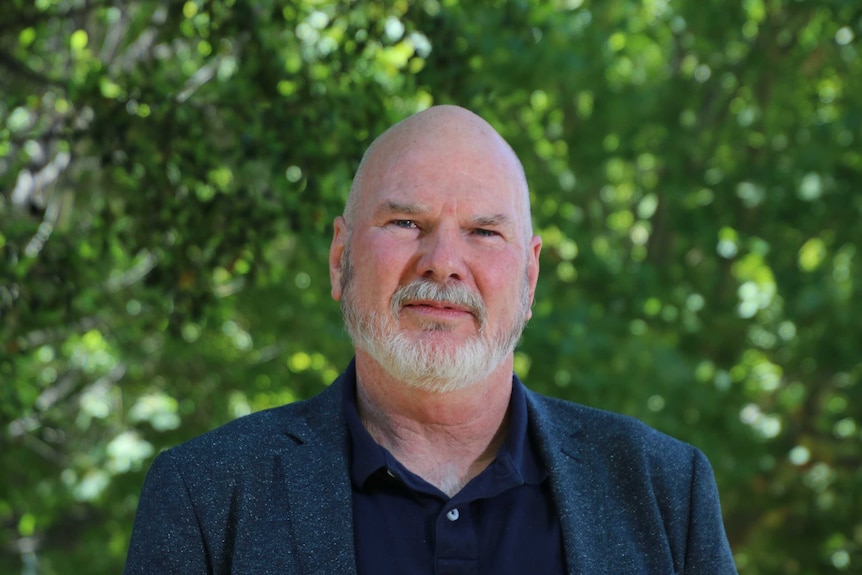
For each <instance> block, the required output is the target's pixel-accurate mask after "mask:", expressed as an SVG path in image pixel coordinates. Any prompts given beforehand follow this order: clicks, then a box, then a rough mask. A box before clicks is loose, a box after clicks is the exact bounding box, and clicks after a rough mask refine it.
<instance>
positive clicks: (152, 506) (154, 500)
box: [124, 452, 211, 575]
mask: <svg viewBox="0 0 862 575" xmlns="http://www.w3.org/2000/svg"><path fill="white" fill-rule="evenodd" d="M210 572H211V569H210V568H209V565H208V560H207V553H206V546H205V543H204V538H203V535H202V533H201V530H200V527H199V523H198V520H197V518H196V516H195V511H194V508H193V506H192V502H191V499H190V497H189V492H188V489H187V487H186V485H185V482H184V481H183V479H182V477H181V475H180V473H179V472H178V470H177V468H176V466H175V464H174V462H173V460H172V458H171V453H170V452H164V453H161V454H160V455H159V456H158V457H156V459H155V461H154V462H153V464H152V466H151V467H150V470H149V471H148V473H147V477H146V480H145V481H144V487H143V490H142V491H141V498H140V501H139V503H138V510H137V514H136V516H135V524H134V527H133V529H132V538H131V542H130V545H129V552H128V555H127V556H126V567H125V571H124V574H125V575H145V574H146V575H152V574H153V573H159V574H165V575H169V574H171V575H172V574H176V575H180V574H182V575H205V574H208V573H210Z"/></svg>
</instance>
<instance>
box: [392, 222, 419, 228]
mask: <svg viewBox="0 0 862 575" xmlns="http://www.w3.org/2000/svg"><path fill="white" fill-rule="evenodd" d="M391 223H392V225H393V226H395V227H397V228H404V229H413V228H416V227H418V226H417V225H416V222H414V221H413V220H392V222H391Z"/></svg>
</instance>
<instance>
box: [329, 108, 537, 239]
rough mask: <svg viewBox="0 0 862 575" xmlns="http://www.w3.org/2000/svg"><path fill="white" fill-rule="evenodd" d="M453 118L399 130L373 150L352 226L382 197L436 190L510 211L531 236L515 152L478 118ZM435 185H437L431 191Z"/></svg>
mask: <svg viewBox="0 0 862 575" xmlns="http://www.w3.org/2000/svg"><path fill="white" fill-rule="evenodd" d="M450 112H453V113H446V114H443V117H442V118H439V119H440V121H435V122H429V121H421V122H420V121H414V122H410V123H402V124H397V125H396V126H395V127H393V128H391V129H390V130H389V131H387V132H385V133H384V134H383V135H382V136H381V137H380V138H378V139H377V140H376V141H375V142H374V143H373V144H372V146H371V147H370V148H369V150H368V151H367V152H366V154H365V157H363V160H362V163H361V164H360V167H359V170H358V171H357V174H356V178H355V179H354V184H353V187H352V188H351V192H350V197H349V198H348V205H347V209H346V210H345V216H347V218H348V220H349V221H352V220H353V219H354V218H355V216H357V215H359V214H358V212H359V211H363V212H364V211H365V208H371V209H374V208H373V207H372V206H373V205H374V204H376V203H377V202H379V201H381V198H380V197H379V196H380V195H381V194H388V193H392V192H393V190H395V191H400V192H402V193H408V192H411V191H418V192H428V191H429V190H433V191H434V193H435V194H437V195H441V194H442V195H444V196H469V195H471V194H473V195H477V196H481V197H474V198H473V199H479V200H489V201H492V202H496V203H499V204H502V205H501V207H503V206H505V205H511V206H512V208H513V211H514V213H513V217H517V218H518V219H522V220H524V226H525V228H526V229H527V230H528V231H530V230H531V225H530V205H529V191H528V187H527V182H526V179H525V177H524V171H523V168H522V167H521V163H520V161H519V160H518V158H517V156H516V155H515V153H514V152H513V151H512V149H511V147H509V145H508V144H507V143H506V141H505V140H503V138H502V137H501V136H500V135H499V134H497V133H496V132H495V131H494V129H493V128H491V126H490V125H488V124H487V123H486V122H484V120H481V118H478V116H475V115H474V114H472V113H471V112H467V111H465V110H460V109H456V110H455V111H450ZM438 116H439V114H438ZM432 119H433V118H432ZM405 122H406V121H405ZM432 180H433V181H434V184H435V185H433V186H431V185H426V184H429V183H430V182H431V181H432ZM425 199H426V200H428V198H427V197H426V198H425ZM433 199H445V198H433Z"/></svg>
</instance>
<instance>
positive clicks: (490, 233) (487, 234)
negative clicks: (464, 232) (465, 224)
mask: <svg viewBox="0 0 862 575" xmlns="http://www.w3.org/2000/svg"><path fill="white" fill-rule="evenodd" d="M473 233H474V234H476V235H477V236H479V237H482V238H493V237H495V236H499V235H500V234H499V233H497V232H495V231H494V230H488V229H485V228H476V229H475V230H473Z"/></svg>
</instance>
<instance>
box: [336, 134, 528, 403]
mask: <svg viewBox="0 0 862 575" xmlns="http://www.w3.org/2000/svg"><path fill="white" fill-rule="evenodd" d="M489 129H490V128H489ZM460 136H461V137H460V138H459V137H454V138H448V139H443V138H439V137H438V138H437V139H434V138H430V139H428V140H419V141H418V142H417V141H415V140H412V141H411V145H410V146H404V145H403V138H401V139H399V140H395V141H390V142H386V143H384V144H383V145H382V146H381V148H382V149H377V150H375V156H373V157H372V158H371V159H370V160H369V161H368V162H367V165H366V166H365V168H364V170H365V171H364V173H363V174H362V178H361V184H360V189H358V190H356V191H355V192H356V193H358V194H360V195H359V197H358V199H359V201H358V202H356V205H355V207H354V208H353V209H352V210H351V209H349V210H348V216H347V217H348V218H350V220H351V221H346V220H344V219H341V218H339V219H337V220H336V224H335V237H334V239H333V246H332V251H331V254H330V269H331V272H332V281H333V297H335V299H336V300H340V301H341V304H342V310H343V313H344V317H345V323H346V324H347V327H348V331H349V332H350V334H351V337H352V338H353V340H354V344H355V346H356V348H357V354H360V353H366V354H368V356H370V357H371V358H372V359H373V360H374V361H376V362H377V363H379V364H380V366H381V367H383V369H385V370H386V371H387V372H388V373H389V374H390V375H392V376H393V377H395V378H397V379H399V380H401V381H403V382H405V383H407V384H408V385H413V386H416V387H420V388H423V389H428V390H433V391H441V392H442V391H448V390H453V389H458V388H461V387H465V386H469V385H470V384H472V383H474V382H475V381H476V380H478V379H479V378H482V377H485V376H486V375H488V374H489V373H490V372H492V371H493V370H494V369H497V368H498V367H499V366H500V365H501V364H502V363H503V362H504V361H505V360H507V359H508V360H509V361H511V355H512V350H513V349H514V346H515V344H516V343H517V340H518V337H519V336H520V333H521V331H522V329H523V326H524V324H525V322H526V320H527V319H528V318H529V316H530V302H531V301H532V298H533V293H534V289H535V285H536V279H537V276H538V255H539V250H540V249H541V241H540V240H539V238H538V237H535V236H531V234H530V233H529V232H528V230H529V213H528V207H527V200H526V189H525V184H524V183H523V177H522V176H521V173H520V169H519V167H518V165H517V160H516V159H515V158H514V155H513V154H511V151H510V150H509V149H508V147H507V146H505V144H504V143H502V141H498V140H497V139H496V138H484V139H483V138H477V137H468V136H471V135H470V134H467V135H466V136H465V135H464V134H460ZM473 136H475V134H474V135H473ZM387 144H388V146H387ZM390 150H391V151H390ZM509 369H511V367H509Z"/></svg>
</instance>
